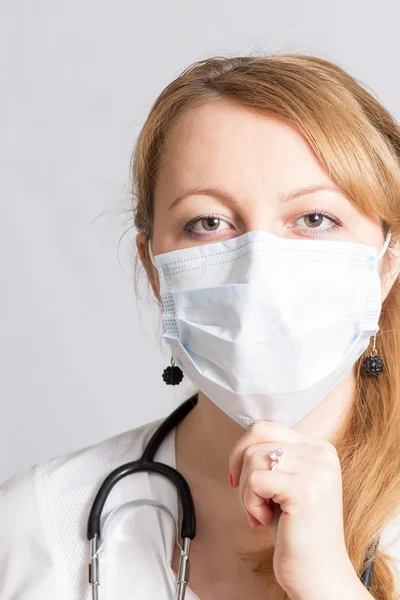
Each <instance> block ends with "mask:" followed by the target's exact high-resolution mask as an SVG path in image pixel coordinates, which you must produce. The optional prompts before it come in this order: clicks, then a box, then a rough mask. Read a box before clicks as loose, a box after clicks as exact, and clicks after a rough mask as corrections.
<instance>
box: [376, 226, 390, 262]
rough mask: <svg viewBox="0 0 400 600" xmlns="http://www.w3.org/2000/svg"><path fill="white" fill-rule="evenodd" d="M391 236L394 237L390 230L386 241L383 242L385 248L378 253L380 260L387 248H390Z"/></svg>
mask: <svg viewBox="0 0 400 600" xmlns="http://www.w3.org/2000/svg"><path fill="white" fill-rule="evenodd" d="M391 237H392V234H391V233H390V231H389V233H388V234H387V236H386V240H385V243H384V244H383V248H382V250H381V251H380V252H379V254H378V260H380V259H381V258H382V256H383V255H384V254H385V252H386V250H387V249H388V246H389V244H390V239H391Z"/></svg>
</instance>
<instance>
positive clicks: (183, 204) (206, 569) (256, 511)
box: [137, 100, 400, 600]
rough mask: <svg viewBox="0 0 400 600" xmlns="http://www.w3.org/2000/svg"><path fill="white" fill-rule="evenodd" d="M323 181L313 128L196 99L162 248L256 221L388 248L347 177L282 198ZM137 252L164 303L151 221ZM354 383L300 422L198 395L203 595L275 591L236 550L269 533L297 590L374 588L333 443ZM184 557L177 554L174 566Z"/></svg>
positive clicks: (179, 131)
mask: <svg viewBox="0 0 400 600" xmlns="http://www.w3.org/2000/svg"><path fill="white" fill-rule="evenodd" d="M317 185H327V186H330V187H332V188H334V187H335V185H334V182H333V181H332V180H331V179H330V178H329V177H328V175H327V174H326V173H325V171H324V170H323V168H322V166H321V164H320V163H319V161H318V159H317V157H316V156H315V154H314V153H313V151H312V149H311V148H310V146H309V145H308V143H307V142H306V140H305V139H304V138H303V136H302V135H301V134H300V133H299V132H298V130H297V129H295V128H294V127H292V126H291V125H289V124H287V123H286V122H284V121H283V120H281V119H279V118H277V117H275V116H273V115H260V114H257V113H253V112H252V111H248V110H245V109H243V108H241V107H238V106H235V105H234V104H231V103H229V102H226V101H222V100H217V101H212V102H208V103H207V104H205V105H203V106H198V107H196V108H193V109H191V110H190V111H188V112H187V113H186V114H185V115H184V116H183V117H181V119H180V120H179V121H178V122H177V123H175V124H174V126H173V128H172V129H171V130H170V132H169V135H168V139H167V143H166V147H165V154H164V158H163V162H162V164H161V166H160V169H159V173H158V178H157V184H156V188H155V193H154V230H153V238H152V249H153V253H154V255H157V254H161V253H164V252H169V251H172V250H176V249H179V248H186V247H189V246H193V245H199V244H207V243H212V242H216V241H221V240H225V239H229V238H231V237H235V236H239V235H242V234H244V233H246V232H248V231H250V230H253V229H264V230H267V231H269V232H271V233H273V234H275V235H277V236H281V237H287V238H296V239H315V240H317V239H319V240H321V239H327V240H338V241H340V240H343V241H354V242H359V243H363V244H368V245H374V246H376V248H377V249H378V251H380V250H381V248H382V245H383V242H384V236H383V233H382V228H381V224H380V222H379V219H378V217H377V216H376V215H374V214H372V215H371V216H370V217H368V218H367V217H366V216H363V215H361V214H360V213H359V212H358V211H357V210H356V208H355V207H354V206H353V205H352V204H351V203H350V201H349V200H348V199H347V198H346V197H345V196H344V195H343V194H342V193H341V192H340V190H339V189H337V188H336V190H335V189H330V190H319V191H316V192H314V193H308V194H306V195H303V196H300V197H297V198H295V199H292V200H290V201H287V202H284V203H282V202H280V201H279V198H280V197H281V196H282V195H283V194H285V193H287V192H289V191H291V190H293V189H298V188H303V187H306V186H317ZM193 188H197V189H200V188H219V189H222V188H223V189H224V190H226V191H228V192H229V193H230V195H231V198H230V199H229V200H227V199H224V198H222V197H221V196H220V195H218V194H217V192H208V193H192V194H189V195H186V194H188V192H189V190H191V189H193ZM183 194H185V198H184V199H182V200H181V201H178V202H176V199H177V198H178V197H180V196H181V195H183ZM171 204H173V206H171ZM314 209H318V210H324V211H326V212H327V213H329V214H330V215H332V216H333V217H334V218H337V219H339V220H340V222H341V227H340V228H339V229H337V230H332V225H333V223H332V222H331V221H330V220H329V218H328V217H324V216H319V217H318V216H317V219H316V221H315V219H314V220H313V218H312V215H311V216H310V212H311V211H313V210H314ZM207 214H213V215H214V217H216V218H215V220H214V221H207V219H205V220H202V218H200V219H199V220H198V221H197V223H196V224H195V225H194V229H195V231H196V232H197V233H198V235H197V236H196V237H190V236H189V234H188V233H187V232H185V231H184V230H183V229H182V227H183V226H184V224H185V223H186V222H187V221H188V220H189V219H193V218H195V217H198V216H199V215H207ZM316 230H318V231H320V232H321V235H315V231H316ZM137 250H138V253H139V255H140V258H141V261H142V263H143V266H144V268H145V269H146V272H147V276H148V279H149V281H150V283H151V286H152V289H153V292H154V294H155V296H156V297H157V298H158V300H159V301H161V298H160V295H159V280H158V272H157V269H156V268H155V267H154V266H153V265H152V263H151V261H150V259H149V256H148V250H147V235H146V234H144V233H139V234H138V235H137ZM399 271H400V253H399V252H398V247H397V246H396V247H395V248H393V249H390V250H388V251H387V252H386V254H385V255H384V257H383V259H382V260H381V261H380V263H379V273H380V276H381V281H382V300H383V299H384V298H385V297H386V296H387V294H388V292H389V291H390V289H391V287H392V285H393V283H394V281H395V280H396V278H397V276H398V274H399ZM354 386H355V374H354V371H350V372H349V373H348V374H347V375H346V376H345V377H343V378H342V380H341V381H340V382H339V383H338V385H337V386H336V388H335V389H333V390H332V392H330V393H329V394H328V396H326V397H325V398H324V400H323V401H322V402H321V403H320V404H319V405H318V406H317V407H316V408H315V409H314V410H313V411H312V412H311V413H309V414H308V415H306V416H305V417H304V418H303V419H302V420H301V421H300V422H298V423H297V424H296V425H294V426H293V427H284V426H281V425H278V424H276V423H271V422H263V423H256V424H255V425H253V426H252V427H251V428H250V429H249V430H248V431H245V430H244V429H242V428H241V427H240V425H238V424H237V423H236V422H234V421H233V420H231V419H230V418H229V417H228V416H227V415H225V413H224V412H222V411H221V410H220V409H219V408H218V407H217V406H215V405H214V404H213V403H212V402H211V401H210V400H209V399H208V398H207V397H206V396H205V395H204V394H203V393H202V392H200V393H199V402H198V405H197V406H196V408H194V409H193V410H192V411H191V413H190V414H189V415H188V416H187V417H186V419H185V420H184V421H183V422H182V423H181V424H180V425H179V426H178V427H177V430H176V462H177V468H178V470H179V471H180V472H181V473H182V474H183V475H184V477H185V478H186V479H187V480H188V483H189V485H190V487H191V489H192V492H193V496H194V501H195V506H196V515H197V521H198V534H197V536H196V539H195V540H194V542H193V543H192V548H191V559H192V572H191V578H190V586H191V588H192V589H193V590H194V592H195V593H196V594H197V595H198V596H199V597H200V598H201V599H202V600H216V599H218V600H219V599H220V598H224V600H225V599H226V600H228V599H232V600H233V599H239V598H246V600H261V599H265V598H268V599H269V600H273V595H272V592H271V590H268V589H267V588H266V585H265V582H264V581H263V580H262V579H261V578H260V577H259V576H258V575H256V574H254V573H253V571H252V565H251V564H250V563H247V562H245V561H243V560H242V559H241V557H240V555H239V553H240V552H243V551H253V550H256V549H260V548H261V547H263V546H265V544H273V545H274V572H275V576H276V578H277V581H278V583H279V585H280V586H281V587H282V588H283V589H284V590H285V591H286V592H287V593H288V595H289V597H290V598H291V599H292V600H303V599H304V600H313V599H314V598H318V600H330V598H332V599H333V598H335V599H336V598H337V597H338V596H339V594H340V597H341V599H342V600H346V599H347V598H352V600H357V599H359V600H362V599H363V598H365V599H368V598H369V599H370V598H371V597H372V596H371V595H370V594H369V593H368V592H367V591H366V590H365V588H364V587H363V585H362V584H361V583H360V581H359V580H358V577H357V575H356V573H355V571H354V570H353V567H352V565H351V563H350V559H349V557H348V555H347V551H346V548H345V544H344V533H343V521H342V487H341V471H340V464H339V459H338V457H337V454H336V450H335V447H334V444H333V442H334V440H335V437H336V436H337V435H338V434H339V433H340V431H341V429H342V428H343V427H344V426H345V424H346V422H347V420H348V418H349V416H350V415H351V411H352V405H353V400H354ZM276 447H281V448H282V449H283V455H282V458H281V461H280V463H279V465H278V469H277V471H271V470H270V466H271V461H270V459H269V457H268V455H267V452H268V451H269V450H272V449H273V448H276ZM229 471H230V472H231V473H232V481H233V487H230V486H229V485H228V473H229ZM266 501H267V502H266ZM260 523H261V524H262V525H260ZM321 532H323V535H322V533H321ZM178 558H179V557H178V553H177V552H176V553H175V555H174V559H173V567H174V569H175V570H176V569H177V564H178V562H177V561H178ZM327 581H329V582H330V585H329V589H327V585H326V582H327Z"/></svg>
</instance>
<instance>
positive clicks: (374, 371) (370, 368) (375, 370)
mask: <svg viewBox="0 0 400 600" xmlns="http://www.w3.org/2000/svg"><path fill="white" fill-rule="evenodd" d="M362 365H363V367H364V369H365V371H366V372H367V373H368V375H374V376H375V377H378V375H380V374H381V373H382V371H383V360H382V359H381V358H380V356H378V354H377V352H376V336H375V335H374V342H373V346H372V352H371V355H370V356H368V357H367V358H365V359H364V360H363V363H362Z"/></svg>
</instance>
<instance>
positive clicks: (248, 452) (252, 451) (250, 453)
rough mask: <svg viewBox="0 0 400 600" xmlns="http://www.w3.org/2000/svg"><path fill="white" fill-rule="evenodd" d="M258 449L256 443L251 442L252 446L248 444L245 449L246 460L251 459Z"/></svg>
mask: <svg viewBox="0 0 400 600" xmlns="http://www.w3.org/2000/svg"><path fill="white" fill-rule="evenodd" d="M256 451H257V447H256V445H255V444H251V446H248V447H247V448H246V450H245V451H244V458H245V460H250V459H251V458H252V456H253V455H254V454H255V453H256Z"/></svg>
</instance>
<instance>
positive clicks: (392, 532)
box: [0, 54, 400, 600]
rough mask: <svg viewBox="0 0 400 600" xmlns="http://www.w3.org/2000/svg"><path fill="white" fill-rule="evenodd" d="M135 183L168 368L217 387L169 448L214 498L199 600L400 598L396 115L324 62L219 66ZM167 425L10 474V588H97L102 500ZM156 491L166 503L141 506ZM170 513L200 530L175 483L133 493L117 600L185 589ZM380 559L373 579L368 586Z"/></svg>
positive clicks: (151, 150) (176, 100)
mask: <svg viewBox="0 0 400 600" xmlns="http://www.w3.org/2000/svg"><path fill="white" fill-rule="evenodd" d="M133 176H134V186H135V187H134V192H135V196H136V199H137V201H136V204H135V206H134V219H135V225H136V227H137V229H138V231H139V233H138V235H137V250H138V256H139V257H140V260H141V262H142V264H143V266H144V268H145V271H146V273H147V277H148V281H149V282H150V284H151V287H152V290H153V293H154V295H155V297H156V299H157V301H158V302H159V304H160V308H161V310H162V312H163V323H164V334H163V337H164V338H165V339H166V341H167V342H168V343H169V346H170V348H171V359H172V365H171V368H168V369H166V370H165V372H164V374H163V377H164V380H165V381H166V383H174V384H176V383H179V381H180V379H181V377H182V376H187V377H188V378H190V379H191V380H192V381H193V383H194V384H195V385H196V386H197V387H198V394H197V395H196V397H193V408H192V410H190V412H189V413H188V415H187V416H186V417H185V418H184V419H183V420H182V421H181V422H180V423H179V425H178V426H177V427H176V429H173V430H172V431H171V432H170V433H169V434H168V436H167V437H166V439H165V440H164V442H163V444H162V445H161V447H160V448H159V450H158V451H157V454H156V460H158V461H160V462H164V463H166V464H167V465H170V466H173V467H176V468H177V470H178V471H179V472H180V473H181V474H182V475H183V476H184V477H185V479H186V480H187V482H188V484H189V486H190V489H191V492H192V495H193V500H194V506H195V511H196V519H197V535H196V537H195V539H194V540H193V542H192V545H191V554H190V557H191V565H192V568H191V576H190V583H189V587H188V588H187V590H186V598H187V599H189V600H194V599H196V598H198V599H201V600H215V599H220V598H224V599H227V598H230V599H239V598H246V600H261V599H265V598H268V599H269V600H271V599H278V598H279V599H281V598H282V599H283V598H290V599H291V600H314V598H315V599H318V600H330V599H331V598H332V599H335V600H336V599H337V598H338V597H340V598H341V599H342V600H345V599H346V600H347V599H350V598H351V600H363V599H365V600H367V599H368V598H375V599H379V600H391V599H393V598H395V597H396V592H399V591H400V530H399V518H398V512H399V511H398V506H399V504H400V478H399V473H400V453H399V452H398V448H399V447H400V410H399V406H400V404H399V384H400V371H399V367H398V365H399V364H400V306H399V298H400V288H399V280H398V274H399V271H400V257H399V254H400V253H399V251H398V250H399V248H398V242H397V239H398V236H399V230H400V130H399V127H398V125H397V124H396V122H395V120H394V119H393V117H392V116H391V115H390V114H389V113H388V112H387V111H386V110H385V108H383V107H382V105H381V104H380V103H379V102H378V101H377V100H376V99H375V98H374V97H373V96H372V95H371V94H370V93H369V92H367V91H366V90H365V89H364V88H363V87H362V86H361V85H360V84H359V83H358V82H357V81H356V80H354V79H353V78H352V77H351V76H350V75H348V74H347V73H345V72H344V71H343V70H342V69H341V68H339V67H338V66H336V65H334V64H332V63H330V62H328V61H326V60H323V59H321V58H316V57H312V56H304V55H294V54H293V55H289V54H287V55H278V56H263V57H235V58H221V57H216V58H211V59H207V60H204V61H200V62H198V63H196V64H194V65H192V66H191V67H190V68H188V69H186V70H185V71H184V72H183V73H182V74H181V75H180V76H179V77H178V78H177V79H176V80H175V81H173V82H172V83H171V84H170V85H168V86H167V88H166V89H165V90H164V91H163V92H162V93H161V95H160V96H159V98H158V99H157V101H156V102H155V104H154V106H153V107H152V109H151V111H150V114H149V116H148V118H147V120H146V123H145V125H144V127H143V129H142V131H141V134H140V136H139V138H138V141H137V144H136V147H135V152H134V157H133ZM149 400H150V399H149ZM196 400H197V403H196ZM161 421H162V420H160V421H157V422H154V423H150V424H146V425H143V426H141V427H139V428H137V429H135V430H131V431H127V432H125V433H123V434H120V435H119V436H116V437H114V438H112V439H109V440H107V441H104V442H102V443H100V444H97V445H96V446H93V447H90V448H86V449H84V450H81V451H79V452H75V453H73V454H68V455H66V456H62V457H60V458H56V459H53V460H50V461H49V462H48V463H46V464H44V465H39V466H36V467H35V468H33V469H29V470H27V471H25V472H24V473H21V474H19V475H17V476H15V477H14V478H12V479H11V480H9V481H8V482H6V483H5V484H4V485H3V486H2V488H1V510H0V515H1V516H0V519H1V527H0V530H1V532H2V541H1V550H0V555H1V558H0V573H1V575H0V578H1V591H0V598H1V600H11V599H13V600H14V599H18V600H26V599H28V598H29V600H34V599H40V600H47V599H48V600H50V598H51V599H53V598H55V597H57V599H60V600H61V599H65V600H67V599H68V600H72V599H78V598H89V597H90V592H89V586H88V582H87V571H86V564H87V560H88V550H87V539H86V525H87V519H88V514H89V510H90V507H91V505H92V502H93V500H94V498H95V495H96V493H97V491H98V489H99V487H100V485H101V483H102V482H103V480H104V478H105V477H106V476H107V475H108V473H109V472H110V471H112V470H113V469H114V468H116V467H118V466H119V465H122V464H124V463H126V462H129V461H132V460H135V459H137V458H139V456H140V455H141V453H142V451H143V449H144V447H145V445H146V443H147V442H148V440H149V439H150V437H151V434H152V433H153V432H154V431H155V429H156V428H157V426H158V425H159V424H160V422H161ZM141 499H148V500H150V502H153V506H151V507H150V508H149V507H147V508H138V507H137V506H134V504H132V501H135V500H138V501H139V502H138V503H139V504H140V500H141ZM129 503H130V504H129ZM157 504H162V505H164V506H165V507H166V508H167V509H168V510H169V511H170V512H171V513H172V515H173V516H174V517H175V518H177V519H178V520H179V521H180V520H181V518H182V515H181V514H180V512H181V511H180V509H179V507H178V502H177V494H176V491H175V488H174V487H172V485H171V484H170V483H169V482H168V481H167V480H166V479H164V478H163V477H160V476H157V475H149V474H148V473H137V474H135V475H134V476H132V477H125V478H124V479H122V480H121V481H120V482H119V483H118V485H116V486H115V487H114V489H113V491H112V492H111V494H110V496H109V497H108V500H107V502H106V505H105V507H104V513H103V514H104V520H103V530H102V538H101V540H102V545H101V548H100V552H99V556H100V559H101V560H100V563H101V569H100V575H99V583H100V585H99V592H100V598H112V599H113V600H116V599H118V600H122V599H125V598H126V599H128V598H141V599H142V598H143V599H145V598H146V599H147V598H151V599H154V598H157V599H158V600H161V599H167V598H173V597H174V586H175V579H176V573H177V570H178V562H179V556H180V551H179V548H178V546H177V544H176V543H175V541H179V540H176V535H175V533H176V531H175V527H174V524H173V522H172V521H171V519H170V518H169V516H168V514H167V512H165V511H157V509H156V506H155V505H157ZM121 506H122V508H120V509H119V511H118V512H113V511H114V510H115V509H117V508H118V507H121ZM107 516H108V517H110V518H108V519H106V517H107ZM372 564H373V571H372V572H373V575H372V582H371V585H370V587H369V591H368V589H367V586H366V585H364V583H362V582H361V580H360V576H361V575H362V573H364V572H365V570H366V568H367V567H368V566H369V565H372Z"/></svg>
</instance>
